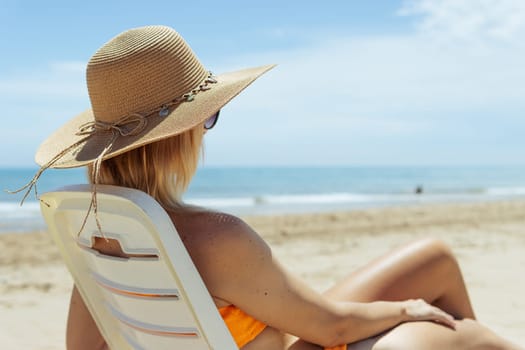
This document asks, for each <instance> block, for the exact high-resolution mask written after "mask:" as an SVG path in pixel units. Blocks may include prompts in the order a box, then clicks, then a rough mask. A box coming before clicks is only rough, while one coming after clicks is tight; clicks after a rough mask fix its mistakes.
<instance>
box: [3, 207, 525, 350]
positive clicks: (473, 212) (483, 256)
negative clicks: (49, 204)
mask: <svg viewBox="0 0 525 350" xmlns="http://www.w3.org/2000/svg"><path fill="white" fill-rule="evenodd" d="M244 219H245V220H246V221H247V222H248V223H249V224H250V225H252V226H253V227H254V228H255V229H256V230H257V231H258V232H259V233H260V234H261V235H262V236H263V237H264V238H265V239H266V240H267V242H268V243H269V244H270V246H271V247H272V249H273V251H274V254H275V255H276V256H277V257H279V258H280V259H281V260H282V261H283V262H284V264H285V265H286V266H288V268H289V269H290V270H292V271H294V272H295V273H296V274H298V275H300V276H301V277H302V278H303V279H305V280H306V281H308V282H309V284H310V285H312V286H314V288H316V289H317V290H319V291H322V290H324V289H326V288H327V287H329V286H330V285H331V284H332V283H333V282H334V281H336V280H338V279H340V278H342V277H343V276H345V275H346V274H347V273H348V272H350V271H351V270H353V269H355V268H356V267H358V266H360V265H363V264H365V263H366V262H367V261H370V260H371V259H373V258H375V257H377V256H380V255H381V254H383V253H385V252H387V251H388V250H390V249H392V248H394V247H396V246H399V245H402V244H404V243H406V242H409V241H411V240H414V239H418V238H424V237H437V238H440V239H442V240H444V241H446V242H447V243H448V244H449V245H450V246H451V247H452V249H453V250H454V252H455V253H456V254H457V257H458V259H459V262H460V264H461V266H462V269H463V272H464V275H465V280H466V282H467V285H468V287H469V291H470V295H471V297H472V301H473V304H474V307H475V310H476V312H477V316H478V318H479V320H480V321H481V322H483V323H484V324H486V325H488V326H490V327H491V328H492V329H494V330H496V331H497V332H498V333H500V334H502V335H504V336H506V337H507V338H509V339H511V340H513V341H514V342H516V343H518V344H525V299H524V298H523V296H525V273H524V271H525V201H508V202H490V203H474V204H433V205H420V206H412V207H396V208H386V209H369V210H361V211H352V212H331V213H320V214H300V215H282V216H259V217H245V218H244ZM0 250H1V254H0V344H1V345H0V347H1V348H2V349H6V350H16V349H24V350H25V349H39V350H44V349H46V350H47V349H64V348H65V346H64V342H65V341H64V338H65V323H66V317H67V307H68V301H69V293H70V291H71V285H72V281H71V278H70V276H69V274H68V272H67V270H66V268H65V267H64V266H63V264H62V263H61V260H60V257H59V255H58V252H57V250H56V249H55V247H54V245H53V243H52V242H51V240H50V238H49V237H48V236H47V234H46V232H28V233H23V234H21V233H16V234H15V233H12V234H1V235H0Z"/></svg>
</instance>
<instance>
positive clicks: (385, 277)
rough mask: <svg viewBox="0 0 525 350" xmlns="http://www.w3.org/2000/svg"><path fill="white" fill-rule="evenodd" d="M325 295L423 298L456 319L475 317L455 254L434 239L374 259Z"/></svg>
mask: <svg viewBox="0 0 525 350" xmlns="http://www.w3.org/2000/svg"><path fill="white" fill-rule="evenodd" d="M325 295H328V296H330V297H332V298H334V299H338V300H350V301H357V302H371V301H375V300H386V301H396V300H407V299H419V298H421V299H424V300H425V301H427V302H428V303H430V304H433V305H435V306H438V307H439V308H441V309H443V310H444V311H446V312H448V313H449V314H451V315H453V316H455V317H456V318H471V319H474V318H475V316H474V311H473V309H472V305H471V303H470V299H469V296H468V293H467V289H466V287H465V283H464V281H463V276H462V274H461V271H460V269H459V265H458V263H457V261H456V259H455V257H454V255H453V254H452V252H451V250H450V249H449V248H448V247H447V246H446V245H445V244H444V243H443V242H441V241H439V240H434V239H425V240H420V241H416V242H414V243H411V244H409V245H407V246H405V247H402V248H400V249H397V250H395V251H393V252H392V253H390V254H387V255H385V256H383V257H381V258H379V259H377V260H375V261H373V262H371V263H370V264H368V265H366V266H364V267H362V268H360V269H358V270H357V271H355V272H354V273H352V274H351V275H349V276H348V277H347V278H345V279H344V280H343V281H341V282H339V283H338V284H336V285H335V286H334V287H332V288H330V289H329V290H328V291H326V292H325Z"/></svg>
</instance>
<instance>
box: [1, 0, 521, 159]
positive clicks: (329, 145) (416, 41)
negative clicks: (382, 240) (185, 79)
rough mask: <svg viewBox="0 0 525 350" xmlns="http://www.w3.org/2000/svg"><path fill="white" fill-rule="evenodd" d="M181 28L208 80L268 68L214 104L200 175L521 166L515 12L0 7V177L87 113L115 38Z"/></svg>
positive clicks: (312, 6)
mask: <svg viewBox="0 0 525 350" xmlns="http://www.w3.org/2000/svg"><path fill="white" fill-rule="evenodd" d="M148 24H164V25H169V26H172V27H173V28H175V29H176V30H177V31H179V32H180V33H181V34H182V35H183V36H184V37H185V39H186V40H187V41H188V42H189V44H190V45H191V46H192V48H193V50H194V51H195V52H196V54H197V55H198V57H199V58H200V59H201V61H202V62H203V63H204V64H205V65H206V66H207V67H208V68H209V69H211V70H212V71H214V72H215V73H219V74H220V73H221V72H226V71H230V70H236V69H240V68H244V67H249V66H256V65H262V64H267V63H277V64H279V65H278V67H277V68H275V69H274V70H273V71H271V72H270V73H268V74H267V75H265V76H264V77H262V78H261V79H260V80H259V81H257V82H256V83H255V84H254V85H252V86H251V87H250V88H249V89H247V90H246V91H245V92H243V93H242V94H241V95H240V96H239V97H238V98H236V99H235V100H234V101H233V102H232V103H230V104H229V105H228V106H226V107H225V108H224V110H223V111H222V113H221V120H220V121H219V123H218V125H217V126H216V128H215V129H214V130H213V131H212V132H209V133H207V135H206V159H205V161H204V164H205V165H210V166H215V165H248V166H257V165H277V166H280V165H292V166H293V165H318V166H324V165H461V164H525V156H524V154H523V150H524V149H525V137H523V135H524V134H525V118H523V111H524V110H525V108H524V107H525V98H524V97H525V83H524V82H525V66H524V65H525V64H524V63H523V62H525V42H523V37H525V36H524V34H525V3H524V2H523V1H522V0H421V1H326V2H323V3H322V4H321V3H319V2H307V1H264V2H253V1H252V2H250V1H198V2H197V1H195V2H175V1H149V2H145V1H142V2H140V3H139V2H133V1H104V2H103V1H99V0H93V1H89V2H88V1H84V2H72V1H67V2H66V1H10V0H1V11H0V44H1V47H2V54H1V55H0V106H1V107H2V111H3V113H4V115H3V116H2V120H3V122H2V124H3V128H2V130H4V135H3V136H2V138H1V141H0V142H1V143H0V147H1V149H2V152H1V156H0V167H7V166H32V165H33V154H34V152H35V150H36V148H37V147H38V145H39V144H40V142H42V141H43V139H44V138H45V137H46V136H47V135H48V134H50V133H51V132H52V131H53V130H55V129H56V128H58V127H59V126H60V125H61V124H62V123H64V122H65V121H66V120H68V119H69V118H71V117H73V116H75V115H76V114H78V113H80V112H81V111H83V110H85V109H86V108H89V98H88V96H87V90H86V87H85V80H84V69H85V65H86V63H87V61H88V60H89V57H90V56H91V55H92V54H93V53H94V52H95V51H96V50H97V49H98V47H100V46H101V45H103V44H104V43H105V42H106V41H107V40H109V39H110V38H111V37H113V36H115V35H116V34H118V33H120V32H121V31H123V30H125V29H128V28H133V27H137V26H142V25H148Z"/></svg>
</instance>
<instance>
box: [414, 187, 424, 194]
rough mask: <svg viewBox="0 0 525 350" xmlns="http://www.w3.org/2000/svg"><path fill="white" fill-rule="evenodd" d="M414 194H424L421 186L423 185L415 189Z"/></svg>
mask: <svg viewBox="0 0 525 350" xmlns="http://www.w3.org/2000/svg"><path fill="white" fill-rule="evenodd" d="M414 193H415V194H423V186H421V185H418V186H416V188H415V189H414Z"/></svg>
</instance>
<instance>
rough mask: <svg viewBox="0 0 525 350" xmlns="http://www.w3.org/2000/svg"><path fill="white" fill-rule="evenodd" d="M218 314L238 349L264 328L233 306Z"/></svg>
mask: <svg viewBox="0 0 525 350" xmlns="http://www.w3.org/2000/svg"><path fill="white" fill-rule="evenodd" d="M219 313H220V314H221V317H222V319H223V320H224V323H225V324H226V327H228V329H229V330H230V333H231V335H232V337H233V340H235V343H236V344H237V346H238V347H239V349H240V348H242V347H243V346H244V345H246V344H248V343H249V342H251V341H252V340H254V339H255V337H257V336H258V335H259V334H261V332H262V331H264V329H265V328H266V325H265V324H264V323H262V322H261V321H258V320H256V319H255V318H253V317H252V316H250V315H248V314H247V313H245V312H244V311H242V310H241V309H239V308H238V307H237V306H235V305H228V306H224V307H220V308H219ZM325 350H346V345H341V346H336V347H332V348H325Z"/></svg>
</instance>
